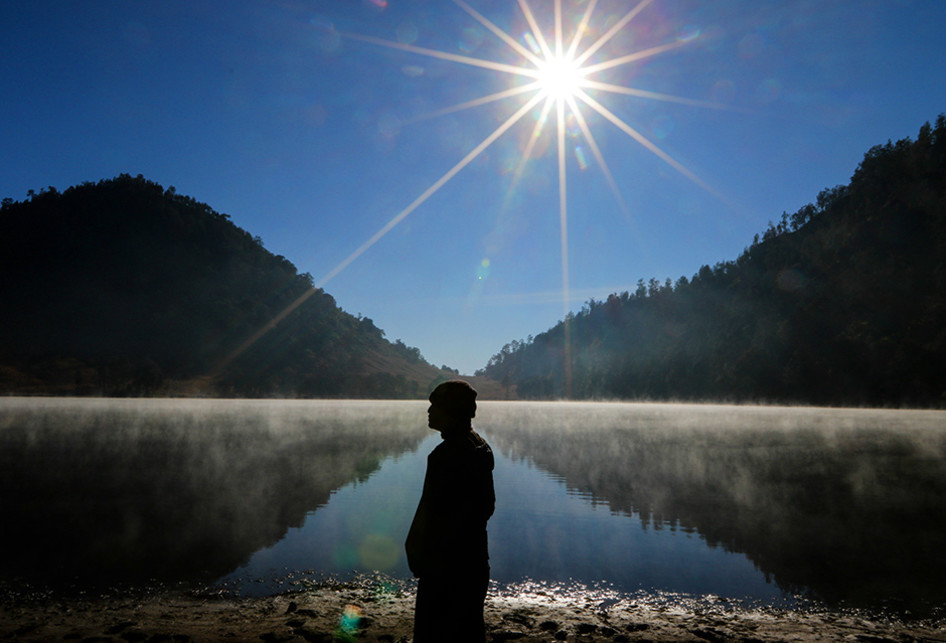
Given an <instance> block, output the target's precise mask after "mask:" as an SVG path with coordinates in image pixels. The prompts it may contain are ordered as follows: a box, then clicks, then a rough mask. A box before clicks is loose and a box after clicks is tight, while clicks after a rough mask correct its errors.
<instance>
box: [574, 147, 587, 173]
mask: <svg viewBox="0 0 946 643" xmlns="http://www.w3.org/2000/svg"><path fill="white" fill-rule="evenodd" d="M575 160H576V161H578V169H580V170H587V169H588V159H586V158H585V150H583V149H581V145H576V146H575Z"/></svg>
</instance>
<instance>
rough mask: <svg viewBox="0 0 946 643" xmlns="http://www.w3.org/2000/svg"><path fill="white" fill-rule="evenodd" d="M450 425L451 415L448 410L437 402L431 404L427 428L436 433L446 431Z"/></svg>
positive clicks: (428, 410) (428, 411)
mask: <svg viewBox="0 0 946 643" xmlns="http://www.w3.org/2000/svg"><path fill="white" fill-rule="evenodd" d="M449 425H450V415H449V414H448V413H447V411H446V409H444V407H443V406H442V405H440V404H437V403H436V402H431V403H430V407H429V408H428V409H427V426H429V427H430V428H431V429H434V430H435V431H444V430H446V429H447V428H448V427H449Z"/></svg>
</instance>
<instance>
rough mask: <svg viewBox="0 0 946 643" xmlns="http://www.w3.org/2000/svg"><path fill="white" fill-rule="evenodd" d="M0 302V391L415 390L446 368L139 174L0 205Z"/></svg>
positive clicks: (219, 217) (222, 221)
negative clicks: (392, 339) (394, 339)
mask: <svg viewBox="0 0 946 643" xmlns="http://www.w3.org/2000/svg"><path fill="white" fill-rule="evenodd" d="M307 295H308V296H307ZM306 296H307V297H306ZM300 298H302V299H303V301H302V303H301V304H299V305H298V307H296V308H295V309H293V310H292V312H291V313H289V314H288V315H287V316H286V317H285V318H284V319H282V320H281V321H280V322H279V323H278V324H276V325H275V326H274V327H273V328H272V329H271V330H269V331H268V332H266V333H264V334H262V336H261V337H259V339H258V340H257V341H255V342H254V343H252V344H250V345H249V346H248V347H245V346H246V344H247V340H249V339H250V338H251V337H253V336H254V335H255V334H257V333H258V332H259V331H260V330H261V329H263V328H264V327H266V326H267V325H268V324H270V322H272V320H274V319H276V318H277V317H278V316H279V315H280V314H281V313H283V312H284V311H286V310H287V309H289V307H291V305H292V304H293V303H294V302H298V301H299V300H300ZM0 301H2V302H3V304H2V310H3V321H2V323H0V392H5V393H16V392H19V393H68V394H106V395H150V394H204V395H236V396H271V395H273V396H283V395H284V396H330V397H333V396H334V397H337V396H345V397H425V396H426V394H427V392H428V391H429V387H430V386H431V384H432V383H433V382H435V381H437V380H440V379H444V378H445V376H449V375H450V373H445V372H443V371H441V370H440V369H437V368H434V367H433V366H431V365H430V364H428V363H427V362H426V361H424V360H423V358H422V357H421V355H420V352H419V351H418V350H417V349H416V348H409V347H407V346H405V345H404V344H403V343H401V342H400V341H397V342H395V343H393V344H392V343H391V342H388V341H387V340H386V339H385V338H384V337H383V333H382V331H381V330H379V329H378V328H377V327H375V325H374V324H373V323H372V321H371V320H370V319H367V318H361V317H354V316H352V315H350V314H348V313H346V312H344V311H342V310H341V309H340V308H338V306H336V303H335V300H334V299H333V298H332V297H331V296H330V295H328V294H326V293H325V292H323V291H322V290H313V289H312V278H311V277H310V276H309V275H308V274H301V275H300V274H298V273H297V271H296V268H295V267H294V266H293V265H292V264H291V263H290V262H289V261H288V260H286V259H285V258H284V257H282V256H274V255H273V254H272V253H270V252H269V251H267V250H266V249H265V248H263V246H262V243H261V241H260V239H259V238H254V237H252V236H251V235H250V234H249V233H247V232H246V231H244V230H242V229H240V228H238V227H237V226H236V225H234V224H233V223H232V222H231V221H230V220H229V217H228V216H227V215H224V214H219V213H217V212H214V211H213V210H212V209H211V208H210V207H209V206H207V205H205V204H203V203H199V202H197V201H195V200H194V199H192V198H190V197H186V196H181V195H178V194H176V193H175V191H174V188H168V189H167V190H165V189H163V188H162V187H161V186H160V185H158V184H156V183H153V182H151V181H147V180H145V179H144V178H142V177H141V176H140V175H139V176H138V177H137V178H132V177H131V176H128V175H121V176H119V177H118V178H115V179H112V180H105V181H100V182H99V183H97V184H93V183H85V184H83V185H80V186H77V187H72V188H69V189H67V190H65V191H64V192H61V193H60V192H58V191H57V190H56V189H54V188H49V189H48V190H43V191H41V192H40V193H32V192H31V193H30V195H29V198H28V199H27V200H26V201H23V202H15V201H13V200H12V199H4V201H3V205H2V209H0ZM241 347H245V350H242V351H241V350H240V349H241Z"/></svg>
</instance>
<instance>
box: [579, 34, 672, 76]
mask: <svg viewBox="0 0 946 643" xmlns="http://www.w3.org/2000/svg"><path fill="white" fill-rule="evenodd" d="M689 44H690V41H686V40H674V41H673V42H668V43H666V44H663V45H657V46H656V47H651V48H650V49H644V50H641V51H635V52H634V53H633V54H628V55H626V56H619V57H617V58H612V59H610V60H606V61H604V62H601V63H598V64H597V65H588V66H586V67H582V70H583V71H584V72H585V73H586V74H595V73H597V72H599V71H604V70H605V69H611V68H613V67H619V66H621V65H626V64H627V63H632V62H635V61H638V60H643V59H644V58H650V57H651V56H656V55H657V54H662V53H663V52H665V51H671V50H673V49H679V48H680V47H686V46H687V45H689Z"/></svg>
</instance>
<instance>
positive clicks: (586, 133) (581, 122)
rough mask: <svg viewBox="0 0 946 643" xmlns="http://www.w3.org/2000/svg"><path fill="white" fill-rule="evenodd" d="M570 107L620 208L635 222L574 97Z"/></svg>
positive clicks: (569, 104)
mask: <svg viewBox="0 0 946 643" xmlns="http://www.w3.org/2000/svg"><path fill="white" fill-rule="evenodd" d="M568 107H569V109H570V110H571V113H572V114H574V115H575V121H576V122H577V123H578V127H579V129H581V133H582V136H584V137H585V140H586V141H588V147H590V148H591V153H592V154H593V155H594V157H595V160H596V161H598V165H600V166H601V172H602V173H603V174H604V178H605V180H607V182H608V186H610V188H611V192H612V193H613V194H614V198H615V200H616V201H617V202H618V207H619V208H620V209H621V212H623V213H624V216H625V217H626V218H627V219H628V220H629V221H631V220H633V217H632V216H631V211H630V209H629V208H628V207H627V202H626V201H625V200H624V195H622V194H621V190H620V188H618V184H617V181H615V180H614V175H612V174H611V168H610V167H608V164H607V162H606V161H605V160H604V155H602V154H601V150H600V149H599V148H598V142H597V141H596V140H595V137H594V135H593V134H592V133H591V128H589V127H588V123H587V121H586V120H585V117H584V115H583V114H582V113H581V110H580V109H578V104H577V103H576V102H575V98H574V97H569V99H568Z"/></svg>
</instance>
